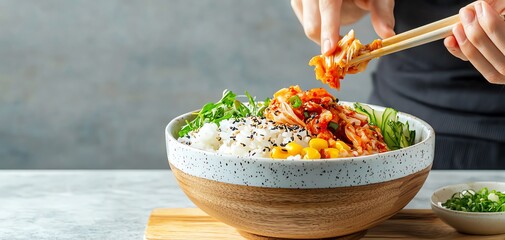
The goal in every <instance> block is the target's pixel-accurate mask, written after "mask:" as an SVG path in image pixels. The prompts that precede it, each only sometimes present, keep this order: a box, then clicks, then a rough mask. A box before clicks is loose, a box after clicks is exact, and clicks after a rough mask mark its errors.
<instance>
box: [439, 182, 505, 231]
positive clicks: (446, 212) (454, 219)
mask: <svg viewBox="0 0 505 240" xmlns="http://www.w3.org/2000/svg"><path fill="white" fill-rule="evenodd" d="M484 187H487V188H488V189H489V191H491V190H497V191H500V192H505V182H473V183H463V184H456V185H449V186H445V187H442V188H440V189H438V190H436V191H435V192H434V193H433V195H432V196H431V209H432V210H433V212H435V214H436V215H437V216H438V217H439V218H440V219H442V221H444V222H445V223H447V224H449V225H450V226H451V227H453V228H455V229H456V230H457V231H458V232H461V233H467V234H477V235H492V234H502V233H505V212H491V213H488V212H462V211H454V210H450V209H447V208H445V207H442V203H444V202H446V201H447V200H448V199H449V198H451V197H452V195H453V194H454V193H456V192H461V191H463V190H468V189H472V190H475V191H479V190H480V189H482V188H484Z"/></svg>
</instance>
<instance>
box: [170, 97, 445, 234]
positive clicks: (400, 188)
mask: <svg viewBox="0 0 505 240" xmlns="http://www.w3.org/2000/svg"><path fill="white" fill-rule="evenodd" d="M347 104H349V103H347ZM371 107H372V108H374V109H376V110H379V111H383V110H384V108H382V107H378V106H371ZM398 116H399V119H400V120H401V121H403V122H405V121H408V122H409V125H410V127H411V129H414V130H415V131H416V142H417V143H416V144H415V145H413V146H410V147H408V148H403V149H400V150H395V151H390V152H385V153H381V154H375V155H369V156H361V157H354V158H340V159H326V160H315V161H308V160H292V161H291V160H290V161H282V160H273V159H269V158H254V157H237V156H231V155H224V154H219V153H213V152H207V151H202V150H198V149H195V148H193V147H190V146H187V145H185V144H181V143H179V142H178V141H177V136H178V135H177V132H178V131H179V129H180V128H181V126H183V125H184V123H185V121H186V120H191V119H192V117H194V114H192V113H187V114H184V115H181V116H179V117H176V118H175V119H173V120H172V121H171V122H170V123H169V124H168V126H167V128H166V131H165V133H166V144H167V155H168V160H169V164H170V167H171V169H172V171H173V173H174V175H175V177H176V179H177V181H178V183H179V186H180V187H181V188H182V190H183V191H184V192H185V193H186V195H187V196H188V197H189V198H190V199H191V201H193V203H194V204H195V205H196V206H198V207H199V208H201V209H202V210H203V211H205V212H206V213H208V214H209V215H210V216H212V217H214V218H216V219H218V220H220V221H222V222H224V223H226V224H228V225H230V226H232V227H235V228H236V229H238V231H239V232H240V233H241V234H242V235H243V236H245V237H246V238H252V239H264V238H263V237H273V238H288V239H289V238H292V239H293V238H294V239H319V238H329V237H338V236H346V237H350V238H352V237H359V236H362V235H364V233H365V231H366V229H368V228H371V227H373V226H375V225H377V224H379V223H381V222H383V221H385V220H386V219H388V218H389V217H391V216H392V215H394V214H395V213H397V212H398V211H399V210H401V209H402V208H403V207H404V206H405V205H407V203H409V202H410V200H412V198H413V197H414V196H415V195H416V193H417V192H418V191H419V189H420V188H421V186H422V185H423V183H424V181H425V180H426V177H427V176H428V173H429V171H430V169H431V164H432V161H433V155H434V142H435V134H434V131H433V129H432V128H431V127H430V126H429V125H428V124H427V123H426V122H424V121H422V120H420V119H418V118H416V117H414V116H411V115H408V114H405V113H399V114H398Z"/></svg>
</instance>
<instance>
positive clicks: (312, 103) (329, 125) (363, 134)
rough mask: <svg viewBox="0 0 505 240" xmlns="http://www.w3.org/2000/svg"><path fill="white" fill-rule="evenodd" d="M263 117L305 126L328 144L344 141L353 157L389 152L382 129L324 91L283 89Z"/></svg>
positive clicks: (297, 88)
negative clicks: (349, 147) (350, 149)
mask: <svg viewBox="0 0 505 240" xmlns="http://www.w3.org/2000/svg"><path fill="white" fill-rule="evenodd" d="M263 115H264V116H265V117H266V118H267V119H269V120H272V121H274V122H277V123H284V124H289V125H299V126H302V127H304V128H305V129H307V131H308V132H309V133H310V135H312V136H315V137H317V138H322V139H325V140H328V141H329V142H331V141H343V142H344V143H346V144H347V145H349V146H351V148H352V151H351V153H350V154H351V156H361V155H368V154H373V153H380V152H385V151H388V147H387V145H386V143H385V142H384V138H383V136H382V133H381V130H380V128H378V127H377V126H375V125H372V124H369V122H368V117H367V116H366V115H364V114H361V113H358V112H356V111H355V110H353V109H352V108H350V107H347V106H343V105H340V104H338V99H336V98H335V97H333V96H332V95H331V94H329V93H328V92H327V91H326V90H325V89H324V88H314V89H311V90H308V91H302V89H301V88H300V87H299V86H291V87H289V88H283V89H281V90H279V91H277V92H276V93H275V94H274V98H273V99H272V100H271V102H270V104H269V105H268V107H267V108H266V109H265V111H264V112H263Z"/></svg>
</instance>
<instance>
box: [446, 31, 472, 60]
mask: <svg viewBox="0 0 505 240" xmlns="http://www.w3.org/2000/svg"><path fill="white" fill-rule="evenodd" d="M444 45H445V47H446V48H447V50H449V52H450V53H451V54H452V55H453V56H455V57H457V58H459V59H461V60H463V61H468V58H466V56H465V54H463V52H462V51H461V49H459V46H458V42H457V41H456V38H454V36H449V37H447V38H445V39H444Z"/></svg>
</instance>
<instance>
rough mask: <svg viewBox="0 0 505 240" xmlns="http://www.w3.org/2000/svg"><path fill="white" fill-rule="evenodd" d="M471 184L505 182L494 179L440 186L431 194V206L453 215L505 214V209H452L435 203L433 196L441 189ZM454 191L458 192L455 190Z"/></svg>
mask: <svg viewBox="0 0 505 240" xmlns="http://www.w3.org/2000/svg"><path fill="white" fill-rule="evenodd" d="M469 184H483V185H486V184H503V185H504V186H505V182H494V181H477V182H466V183H457V184H451V185H447V186H443V187H440V188H438V189H437V190H435V191H434V192H433V193H432V194H431V197H430V203H431V206H432V207H435V208H437V209H439V210H441V211H444V212H447V213H450V214H453V215H454V214H456V215H457V214H460V215H466V216H499V215H504V216H505V211H504V212H464V211H458V210H452V209H448V208H445V207H443V206H441V205H439V204H441V203H442V202H437V203H435V202H434V200H433V198H434V197H435V194H437V193H439V192H440V191H442V190H444V189H447V188H454V187H457V186H461V185H469ZM488 188H489V187H488ZM503 192H505V191H503ZM454 193H456V192H454ZM454 193H453V194H454Z"/></svg>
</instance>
